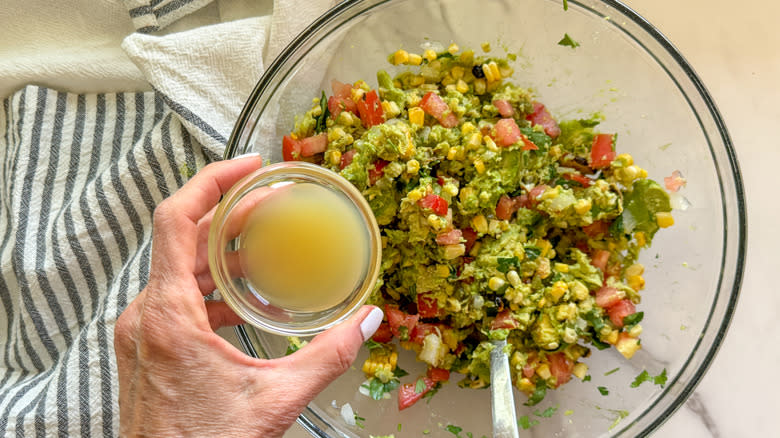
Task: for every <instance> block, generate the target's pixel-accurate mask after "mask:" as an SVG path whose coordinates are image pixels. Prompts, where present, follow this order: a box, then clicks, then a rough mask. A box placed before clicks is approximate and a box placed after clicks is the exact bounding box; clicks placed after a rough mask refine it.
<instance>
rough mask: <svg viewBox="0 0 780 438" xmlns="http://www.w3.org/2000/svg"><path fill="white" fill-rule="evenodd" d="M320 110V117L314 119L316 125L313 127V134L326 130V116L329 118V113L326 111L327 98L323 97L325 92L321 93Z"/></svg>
mask: <svg viewBox="0 0 780 438" xmlns="http://www.w3.org/2000/svg"><path fill="white" fill-rule="evenodd" d="M320 110H321V111H320V115H319V116H317V118H316V119H315V120H316V121H317V124H316V125H314V132H316V133H317V134H319V133H320V132H324V131H325V130H326V129H327V125H326V122H327V120H328V116H330V111H329V110H328V98H327V97H326V96H325V91H323V92H322V97H321V98H320Z"/></svg>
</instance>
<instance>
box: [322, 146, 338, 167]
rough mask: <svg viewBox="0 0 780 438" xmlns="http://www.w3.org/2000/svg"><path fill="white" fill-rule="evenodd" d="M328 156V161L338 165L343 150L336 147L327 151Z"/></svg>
mask: <svg viewBox="0 0 780 438" xmlns="http://www.w3.org/2000/svg"><path fill="white" fill-rule="evenodd" d="M325 155H326V156H327V160H328V162H329V163H330V164H331V165H333V166H337V165H339V164H340V163H341V152H340V151H338V150H336V149H331V150H329V151H328V152H326V153H325Z"/></svg>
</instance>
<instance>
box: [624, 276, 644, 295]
mask: <svg viewBox="0 0 780 438" xmlns="http://www.w3.org/2000/svg"><path fill="white" fill-rule="evenodd" d="M626 283H628V285H629V286H630V287H631V289H634V290H635V291H637V292H639V291H640V290H642V289H644V288H645V278H644V277H642V276H641V275H631V276H628V277H626Z"/></svg>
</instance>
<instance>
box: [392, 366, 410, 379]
mask: <svg viewBox="0 0 780 438" xmlns="http://www.w3.org/2000/svg"><path fill="white" fill-rule="evenodd" d="M408 375H409V373H408V372H406V370H405V369H403V368H401V367H395V370H393V376H395V377H403V376H408Z"/></svg>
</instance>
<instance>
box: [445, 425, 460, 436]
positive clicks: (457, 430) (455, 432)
mask: <svg viewBox="0 0 780 438" xmlns="http://www.w3.org/2000/svg"><path fill="white" fill-rule="evenodd" d="M446 429H447V432H449V433H451V434H453V435H455V436H460V432H461V431H462V430H463V428H462V427H458V426H453V425H452V424H448V425H447V427H446Z"/></svg>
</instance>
